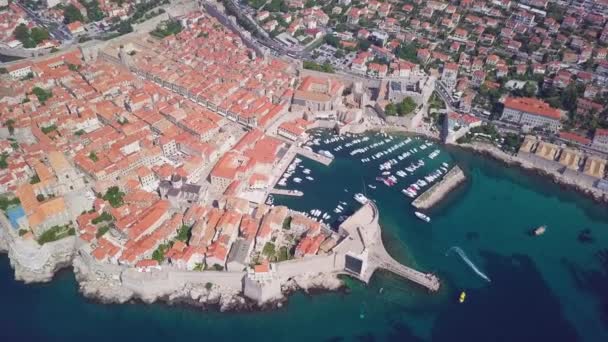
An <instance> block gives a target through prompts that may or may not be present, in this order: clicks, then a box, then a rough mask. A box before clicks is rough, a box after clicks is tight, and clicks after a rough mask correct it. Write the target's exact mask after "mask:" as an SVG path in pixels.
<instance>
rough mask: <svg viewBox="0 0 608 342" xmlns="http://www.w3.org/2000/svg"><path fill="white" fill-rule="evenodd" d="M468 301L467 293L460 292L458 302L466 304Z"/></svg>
mask: <svg viewBox="0 0 608 342" xmlns="http://www.w3.org/2000/svg"><path fill="white" fill-rule="evenodd" d="M466 299H467V293H466V292H464V291H462V292H460V297H458V302H459V303H464V301H465V300H466Z"/></svg>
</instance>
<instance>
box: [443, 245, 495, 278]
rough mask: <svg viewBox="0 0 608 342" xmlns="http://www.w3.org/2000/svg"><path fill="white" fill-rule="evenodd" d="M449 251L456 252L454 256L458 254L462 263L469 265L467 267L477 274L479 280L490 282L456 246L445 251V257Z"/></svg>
mask: <svg viewBox="0 0 608 342" xmlns="http://www.w3.org/2000/svg"><path fill="white" fill-rule="evenodd" d="M451 251H454V252H456V254H458V255H459V256H460V257H461V258H462V260H464V262H465V263H466V264H467V265H469V267H470V268H471V269H472V270H473V271H474V272H475V273H477V275H478V276H480V277H481V278H483V279H485V280H487V281H488V283H489V282H491V280H490V278H488V276H487V275H485V274H484V273H483V272H481V271H480V270H479V268H477V266H475V264H474V263H473V262H472V261H471V260H470V259H469V258H468V257H467V255H466V254H465V253H464V251H463V250H462V249H461V248H460V247H458V246H454V247H450V249H448V250H447V252H445V255H446V256H447V255H449V254H450V252H451Z"/></svg>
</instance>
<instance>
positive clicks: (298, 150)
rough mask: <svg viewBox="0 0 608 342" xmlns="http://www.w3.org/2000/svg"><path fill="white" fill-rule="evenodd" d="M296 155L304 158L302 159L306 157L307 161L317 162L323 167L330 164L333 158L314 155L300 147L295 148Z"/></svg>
mask: <svg viewBox="0 0 608 342" xmlns="http://www.w3.org/2000/svg"><path fill="white" fill-rule="evenodd" d="M296 153H297V154H299V155H301V156H304V157H306V158H308V159H312V160H314V161H316V162H319V163H321V164H323V165H325V166H329V165H330V164H331V162H332V161H334V159H333V158H329V157H326V156H324V155H321V154H318V153H315V152H313V151H310V150H307V149H305V148H302V147H296Z"/></svg>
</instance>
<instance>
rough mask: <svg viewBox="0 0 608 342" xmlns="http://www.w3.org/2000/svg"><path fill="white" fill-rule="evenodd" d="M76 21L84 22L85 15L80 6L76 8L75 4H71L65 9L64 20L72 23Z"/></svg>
mask: <svg viewBox="0 0 608 342" xmlns="http://www.w3.org/2000/svg"><path fill="white" fill-rule="evenodd" d="M75 21H80V22H83V21H84V17H83V16H82V13H80V11H79V10H78V8H76V6H74V5H73V4H69V5H67V6H66V7H65V8H64V9H63V22H64V23H66V24H70V23H73V22H75Z"/></svg>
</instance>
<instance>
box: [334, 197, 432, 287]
mask: <svg viewBox="0 0 608 342" xmlns="http://www.w3.org/2000/svg"><path fill="white" fill-rule="evenodd" d="M378 220H379V212H378V208H377V207H376V205H375V204H374V203H373V202H372V201H370V202H368V203H367V204H365V205H364V206H363V207H361V208H360V209H359V210H358V211H357V212H355V214H353V216H351V217H349V218H348V219H347V220H346V221H344V222H343V223H342V225H340V233H342V234H344V235H345V236H346V238H345V239H344V240H343V241H342V242H341V243H340V244H339V245H338V246H336V249H335V252H336V253H337V254H338V255H343V256H344V259H345V261H344V270H345V271H346V273H348V274H350V275H352V276H354V277H356V278H358V279H360V280H361V281H363V282H365V283H368V282H369V280H370V279H371V277H372V275H373V274H374V272H375V271H376V270H377V269H379V268H382V269H385V270H387V271H390V272H392V273H394V274H396V275H399V276H401V277H403V278H405V279H408V280H410V281H412V282H414V283H416V284H419V285H421V286H424V287H426V288H427V289H429V290H431V291H433V292H434V291H437V290H439V287H440V282H439V279H438V278H437V277H436V276H435V275H433V274H431V273H424V272H420V271H418V270H415V269H413V268H411V267H408V266H405V265H403V264H401V263H400V262H398V261H396V260H395V259H393V258H392V257H391V256H390V255H389V254H388V252H387V251H386V249H385V248H384V245H383V243H382V236H381V233H380V224H379V223H378Z"/></svg>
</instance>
